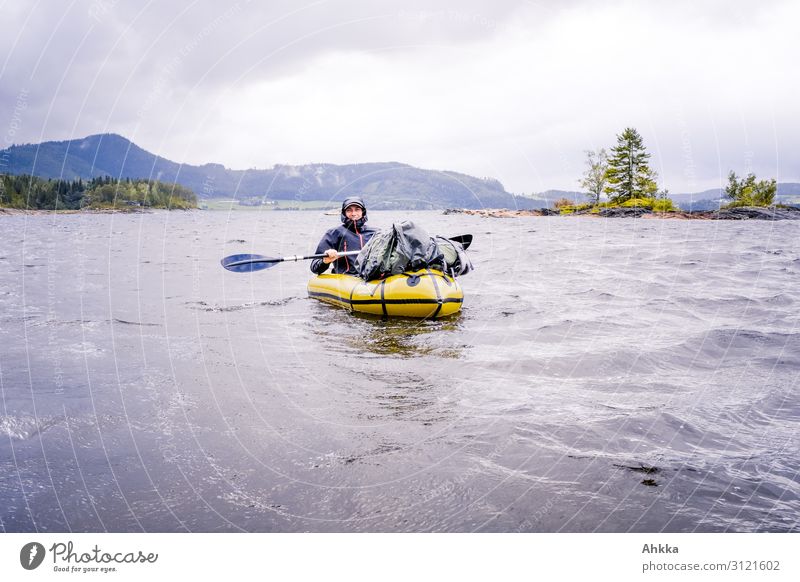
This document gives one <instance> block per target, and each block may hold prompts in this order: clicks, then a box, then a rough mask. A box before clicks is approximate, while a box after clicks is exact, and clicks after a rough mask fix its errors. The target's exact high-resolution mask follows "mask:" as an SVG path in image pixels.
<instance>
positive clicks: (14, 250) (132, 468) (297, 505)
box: [0, 212, 800, 532]
mask: <svg viewBox="0 0 800 582" xmlns="http://www.w3.org/2000/svg"><path fill="white" fill-rule="evenodd" d="M408 214H409V213H404V215H403V216H402V217H406V216H408ZM411 214H412V216H413V217H414V218H415V219H416V220H417V221H419V222H420V223H421V224H422V225H423V226H424V227H426V228H427V229H428V230H429V231H431V232H436V233H440V234H445V235H455V234H463V233H473V234H474V235H475V243H474V244H473V253H472V258H473V260H474V262H475V265H476V270H475V271H474V272H473V273H471V274H469V275H468V276H466V277H464V278H463V279H462V285H463V287H464V290H465V294H466V300H465V305H464V310H463V313H462V314H461V315H460V316H458V317H455V318H452V319H450V320H446V321H438V322H413V321H389V322H381V321H379V320H376V319H371V318H367V317H360V316H354V315H350V314H348V313H346V312H345V311H342V310H337V309H335V308H333V307H330V306H327V305H323V304H320V303H317V302H315V301H314V300H311V299H308V298H307V297H306V290H305V284H306V281H307V278H308V276H309V272H308V270H307V269H308V265H307V264H304V263H299V264H284V265H280V266H278V267H276V268H274V269H271V270H269V271H264V272H260V273H254V274H252V275H236V274H232V273H228V272H226V271H224V270H223V269H222V268H221V267H220V266H219V262H218V261H219V259H220V258H221V257H223V256H225V255H228V254H234V253H242V252H256V253H261V254H273V255H286V254H295V253H303V252H311V251H313V247H314V246H315V244H316V242H317V240H318V238H319V236H320V235H321V233H322V232H323V231H324V230H325V228H327V227H329V226H331V225H332V221H335V220H336V218H335V217H326V216H322V215H318V214H317V213H288V212H287V213H277V212H275V213H269V212H243V213H236V214H231V215H228V214H227V213H223V212H218V213H209V212H205V213H204V212H193V213H166V212H161V213H155V214H147V215H68V216H59V217H57V218H54V217H52V216H5V217H0V228H2V237H0V388H2V394H1V395H2V408H0V527H2V529H3V530H4V531H104V530H108V531H141V530H144V531H187V530H189V531H225V530H235V531H238V530H246V531H545V532H553V531H589V532H591V531H648V532H655V531H764V530H768V531H789V530H792V531H796V530H798V527H799V526H798V516H800V476H798V466H800V446H798V445H800V435H799V434H798V425H799V424H800V421H799V420H798V418H799V417H800V396H799V395H798V390H799V387H798V378H799V376H800V329H798V322H799V321H800V315H798V313H799V312H800V309H798V308H799V307H800V291H798V277H799V276H800V225H798V224H797V223H792V222H785V223H764V222H741V223H739V222H704V221H696V222H695V221H659V220H644V219H640V220H636V219H617V220H602V219H591V218H583V219H582V218H559V217H552V218H519V219H481V218H477V217H466V216H442V215H440V214H438V213H433V212H428V213H425V212H421V213H411ZM398 218H401V216H397V215H392V214H391V213H380V212H376V213H373V216H372V223H373V224H374V225H376V226H387V225H388V224H390V222H391V221H392V220H393V219H398Z"/></svg>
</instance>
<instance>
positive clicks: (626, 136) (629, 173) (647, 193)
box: [605, 127, 658, 202]
mask: <svg viewBox="0 0 800 582" xmlns="http://www.w3.org/2000/svg"><path fill="white" fill-rule="evenodd" d="M649 159H650V154H648V153H647V150H645V147H644V143H643V142H642V136H641V135H639V132H638V131H636V130H635V129H634V128H632V127H627V128H625V131H623V132H622V133H621V134H620V135H618V136H617V145H616V146H615V147H613V148H611V157H610V158H609V159H608V172H607V179H608V184H607V185H606V187H605V192H606V193H607V194H608V195H609V197H610V199H611V201H612V202H625V201H626V200H630V199H632V198H652V197H653V196H654V195H655V193H656V191H657V190H658V186H657V185H656V177H657V175H656V173H655V172H654V171H653V170H651V169H650V166H648V165H647V160H649Z"/></svg>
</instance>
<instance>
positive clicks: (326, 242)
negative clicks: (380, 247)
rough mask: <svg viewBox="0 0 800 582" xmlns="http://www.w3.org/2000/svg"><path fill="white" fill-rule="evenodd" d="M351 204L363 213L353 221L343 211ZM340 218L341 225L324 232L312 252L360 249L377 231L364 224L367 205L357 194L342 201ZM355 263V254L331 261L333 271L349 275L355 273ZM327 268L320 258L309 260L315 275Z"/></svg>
mask: <svg viewBox="0 0 800 582" xmlns="http://www.w3.org/2000/svg"><path fill="white" fill-rule="evenodd" d="M351 204H358V205H359V206H360V207H361V208H362V209H363V211H364V215H363V216H362V217H361V218H360V219H359V220H357V221H355V222H353V221H352V220H350V219H349V218H347V215H346V214H345V213H344V210H345V208H347V207H348V206H350V205H351ZM341 220H342V224H341V225H339V226H337V227H336V228H332V229H330V230H329V231H328V232H326V233H325V236H323V237H322V240H321V241H319V244H318V245H317V250H316V251H315V253H314V254H321V253H324V252H325V251H327V250H328V249H336V251H337V252H341V253H344V252H347V251H360V250H361V249H362V248H363V247H364V245H365V244H367V241H369V239H371V238H372V235H374V234H375V233H376V232H377V230H376V229H374V228H372V227H370V226H367V225H366V223H367V207H366V206H365V205H364V201H363V200H362V199H361V198H360V197H358V196H350V197H348V198H345V200H344V202H342V214H341ZM355 264H356V261H355V256H353V257H341V258H338V259H336V260H335V261H334V262H332V263H331V265H333V272H334V273H349V274H351V275H354V274H355V273H356V266H355ZM327 269H328V265H326V264H325V263H324V262H323V260H322V259H314V260H313V261H311V270H312V271H313V272H314V273H316V274H317V275H320V274H322V273H324V272H325V271H326V270H327Z"/></svg>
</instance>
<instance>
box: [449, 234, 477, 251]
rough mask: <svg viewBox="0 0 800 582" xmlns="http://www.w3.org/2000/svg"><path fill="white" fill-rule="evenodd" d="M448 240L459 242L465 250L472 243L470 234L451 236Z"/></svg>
mask: <svg viewBox="0 0 800 582" xmlns="http://www.w3.org/2000/svg"><path fill="white" fill-rule="evenodd" d="M450 240H452V241H455V242H457V243H461V246H462V247H464V250H467V249H468V248H469V245H471V244H472V235H471V234H462V235H459V236H451V237H450Z"/></svg>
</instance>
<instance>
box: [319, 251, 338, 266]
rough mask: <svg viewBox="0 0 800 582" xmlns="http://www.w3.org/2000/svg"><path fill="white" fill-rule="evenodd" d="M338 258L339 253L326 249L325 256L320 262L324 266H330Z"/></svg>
mask: <svg viewBox="0 0 800 582" xmlns="http://www.w3.org/2000/svg"><path fill="white" fill-rule="evenodd" d="M338 258H339V253H337V252H336V250H334V249H328V250H327V251H325V256H324V257H323V258H322V262H323V263H325V264H326V265H330V264H331V263H332V262H333V261H335V260H336V259H338Z"/></svg>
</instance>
